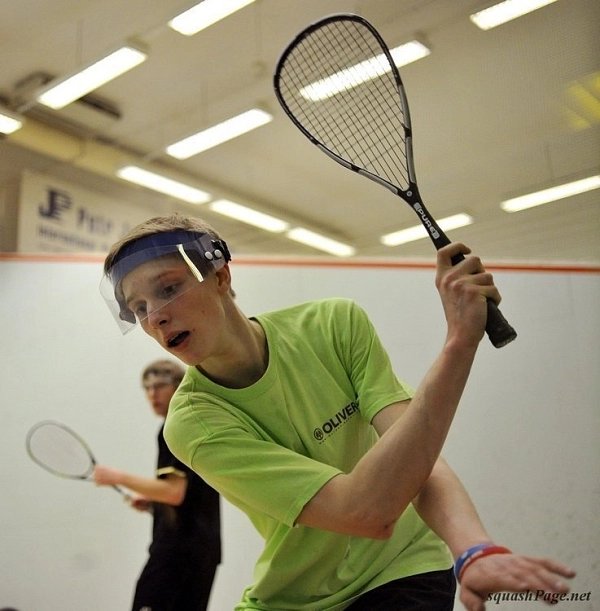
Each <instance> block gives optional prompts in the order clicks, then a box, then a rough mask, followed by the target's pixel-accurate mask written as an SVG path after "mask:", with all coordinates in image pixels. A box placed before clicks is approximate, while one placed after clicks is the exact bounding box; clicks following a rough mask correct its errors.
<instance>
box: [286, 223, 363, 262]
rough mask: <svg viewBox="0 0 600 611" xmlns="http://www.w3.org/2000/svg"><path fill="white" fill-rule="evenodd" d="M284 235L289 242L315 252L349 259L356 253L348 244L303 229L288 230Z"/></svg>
mask: <svg viewBox="0 0 600 611" xmlns="http://www.w3.org/2000/svg"><path fill="white" fill-rule="evenodd" d="M286 235H287V237H288V238H290V240H294V241H296V242H300V243H301V244H306V245H307V246H312V247H313V248H316V249H317V250H322V251H324V252H328V253H329V254H331V255H336V256H337V257H351V256H352V255H353V254H354V253H355V252H356V250H355V249H354V248H352V246H348V244H343V243H342V242H338V241H336V240H332V239H331V238H326V237H325V236H322V235H320V234H318V233H315V232H314V231H309V230H308V229H303V228H302V227H295V228H294V229H290V230H289V231H288V232H287V234H286Z"/></svg>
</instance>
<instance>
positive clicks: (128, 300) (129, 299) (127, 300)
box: [121, 269, 173, 308]
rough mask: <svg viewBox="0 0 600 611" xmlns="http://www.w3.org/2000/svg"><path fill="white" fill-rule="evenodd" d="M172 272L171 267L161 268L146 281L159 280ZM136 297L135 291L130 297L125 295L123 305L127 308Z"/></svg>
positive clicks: (155, 281) (154, 281)
mask: <svg viewBox="0 0 600 611" xmlns="http://www.w3.org/2000/svg"><path fill="white" fill-rule="evenodd" d="M171 273H173V270H172V269H167V270H161V271H159V272H158V273H157V274H156V275H155V276H153V277H151V278H150V279H149V280H148V281H147V283H157V282H160V280H161V279H162V278H163V277H164V276H165V275H167V274H171ZM121 290H123V288H122V287H121ZM123 297H124V298H125V293H124V292H123ZM135 299H136V294H135V292H134V293H133V295H131V296H130V297H126V298H125V305H126V306H127V307H128V308H129V307H130V304H131V302H132V301H135Z"/></svg>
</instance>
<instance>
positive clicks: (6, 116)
mask: <svg viewBox="0 0 600 611" xmlns="http://www.w3.org/2000/svg"><path fill="white" fill-rule="evenodd" d="M21 127H23V117H21V116H19V115H18V114H16V113H14V112H11V111H10V110H8V109H5V108H2V107H0V134H12V133H13V132H16V131H17V130H18V129H21Z"/></svg>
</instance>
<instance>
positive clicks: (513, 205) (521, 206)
mask: <svg viewBox="0 0 600 611" xmlns="http://www.w3.org/2000/svg"><path fill="white" fill-rule="evenodd" d="M598 188H600V174H597V175H596V176H589V177H588V178H582V179H581V180H575V181H572V182H568V183H565V184H562V185H557V186H555V187H550V188H549V189H543V190H541V191H535V192H534V193H527V194H526V195H521V196H520V197H513V198H512V199H507V200H505V201H503V202H502V203H501V204H500V208H502V210H504V211H505V212H520V211H521V210H527V209H528V208H533V207H535V206H541V205H543V204H549V203H550V202H555V201H557V200H560V199H564V198H566V197H572V196H573V195H579V194H580V193H585V192H586V191H592V190H593V189H598Z"/></svg>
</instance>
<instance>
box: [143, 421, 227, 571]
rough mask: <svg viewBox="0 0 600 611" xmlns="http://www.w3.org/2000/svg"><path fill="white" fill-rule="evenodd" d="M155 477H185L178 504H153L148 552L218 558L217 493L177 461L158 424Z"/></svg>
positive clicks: (219, 520) (219, 552) (218, 506)
mask: <svg viewBox="0 0 600 611" xmlns="http://www.w3.org/2000/svg"><path fill="white" fill-rule="evenodd" d="M156 473H157V477H159V478H162V477H168V476H171V477H186V478H187V480H188V483H187V490H186V494H185V499H184V501H183V503H182V504H181V505H178V506H174V505H167V504H165V503H154V521H153V526H152V544H151V545H150V553H156V552H157V551H158V550H159V549H163V550H166V549H170V550H171V551H173V549H174V548H176V549H177V550H178V551H180V552H183V553H187V554H197V555H199V556H204V557H206V556H208V555H210V556H211V557H213V558H214V561H215V564H218V563H219V562H220V561H221V516H220V504H219V494H218V492H216V491H215V490H214V489H213V488H211V487H210V486H209V485H208V484H207V483H206V482H205V481H204V480H203V479H202V478H201V477H200V476H199V475H197V474H196V473H194V472H193V471H192V470H191V469H190V468H189V467H187V466H186V465H184V464H183V463H182V462H180V461H179V460H177V458H175V456H173V454H171V451H170V450H169V448H168V447H167V444H166V442H165V440H164V437H163V429H162V427H161V429H160V431H159V433H158V460H157V463H156Z"/></svg>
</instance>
